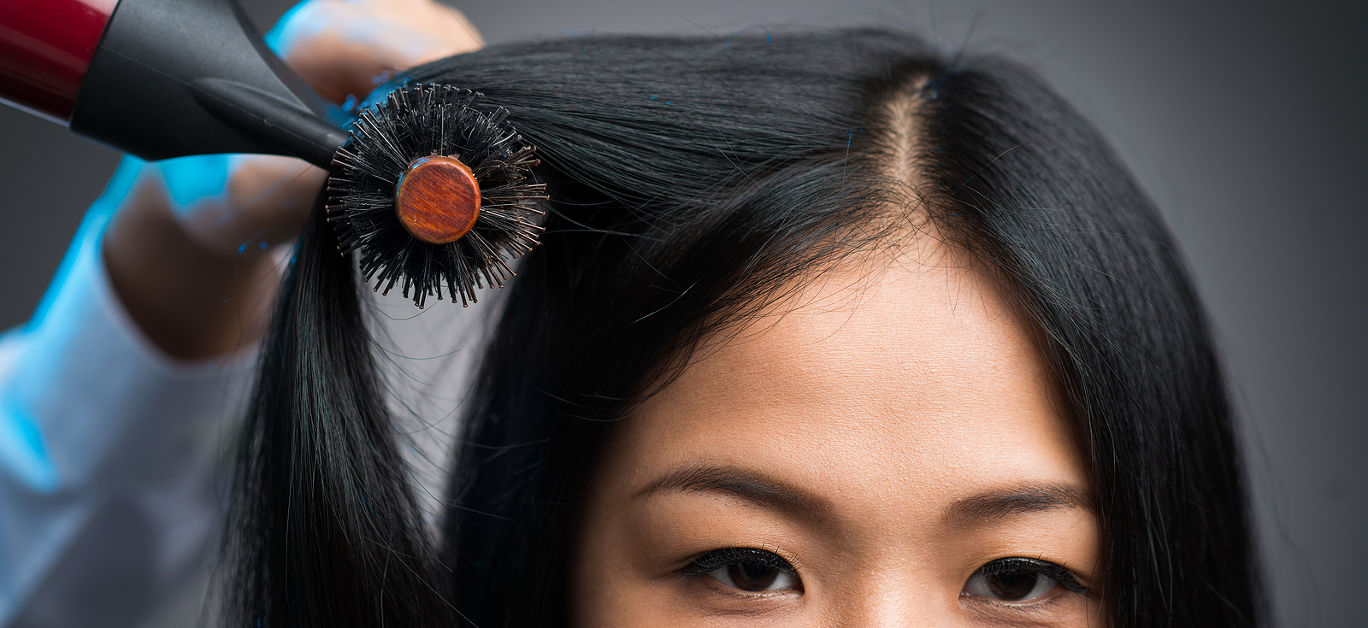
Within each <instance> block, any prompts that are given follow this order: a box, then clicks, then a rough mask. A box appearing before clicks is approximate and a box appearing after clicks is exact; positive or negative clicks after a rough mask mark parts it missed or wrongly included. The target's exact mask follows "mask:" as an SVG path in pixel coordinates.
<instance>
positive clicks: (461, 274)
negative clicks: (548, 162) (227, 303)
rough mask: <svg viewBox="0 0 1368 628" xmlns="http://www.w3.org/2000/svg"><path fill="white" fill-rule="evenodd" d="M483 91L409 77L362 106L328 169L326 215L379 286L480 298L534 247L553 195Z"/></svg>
mask: <svg viewBox="0 0 1368 628" xmlns="http://www.w3.org/2000/svg"><path fill="white" fill-rule="evenodd" d="M479 98H480V95H479V94H477V93H475V92H471V91H469V90H464V89H459V88H456V87H451V86H447V85H434V84H412V85H404V86H401V87H399V88H397V89H395V90H394V91H392V92H390V94H389V95H388V96H387V97H386V98H385V99H384V100H383V101H382V102H380V103H378V104H375V105H372V106H370V107H367V108H365V109H362V110H361V112H360V113H359V114H358V115H357V117H356V118H355V120H353V121H352V123H351V124H350V126H349V128H348V132H349V134H350V137H349V139H348V140H347V142H346V143H345V144H343V146H342V147H341V148H339V149H338V150H337V153H336V155H335V157H334V159H333V167H332V169H331V173H330V176H329V178H328V207H327V212H328V220H329V222H331V223H332V224H333V227H334V228H335V229H336V231H337V234H338V241H339V244H340V246H341V248H342V250H343V252H353V251H354V252H356V254H357V257H358V262H359V265H360V269H361V274H362V277H363V278H364V279H365V280H366V281H367V282H368V283H372V284H373V287H374V289H375V290H376V291H378V292H382V293H385V294H388V293H389V291H390V290H392V289H394V288H395V287H399V288H400V291H401V292H402V293H403V295H404V296H405V297H408V298H411V299H412V300H413V302H414V304H415V305H417V306H418V307H423V306H424V305H425V304H426V302H427V299H428V297H436V298H437V299H442V298H444V295H445V296H447V297H450V298H451V300H452V301H456V300H460V302H461V303H462V304H463V305H464V304H468V303H473V302H475V301H476V293H475V290H476V288H483V287H495V286H497V287H502V286H503V283H504V281H505V280H507V279H508V278H510V277H512V276H513V275H514V274H515V273H514V272H513V269H512V267H511V262H512V261H513V260H514V259H516V258H517V257H519V256H522V255H524V254H526V253H528V252H529V251H531V250H532V249H533V248H535V247H536V246H537V244H538V243H539V241H540V235H541V231H542V227H541V226H540V224H539V219H540V218H541V217H542V216H543V215H544V213H545V212H544V210H543V209H542V206H541V204H542V202H543V201H545V200H547V196H546V186H545V184H543V183H539V182H536V181H535V179H534V177H533V174H532V168H533V167H535V166H536V165H537V164H538V163H539V162H538V160H537V159H536V157H535V149H534V148H533V147H532V146H530V145H528V144H527V143H526V142H524V141H523V139H522V137H521V136H520V135H519V134H518V133H517V131H516V130H515V129H514V128H513V127H512V126H511V125H510V124H509V123H508V122H507V116H508V113H507V111H506V110H504V109H501V108H487V107H481V106H480V105H479Z"/></svg>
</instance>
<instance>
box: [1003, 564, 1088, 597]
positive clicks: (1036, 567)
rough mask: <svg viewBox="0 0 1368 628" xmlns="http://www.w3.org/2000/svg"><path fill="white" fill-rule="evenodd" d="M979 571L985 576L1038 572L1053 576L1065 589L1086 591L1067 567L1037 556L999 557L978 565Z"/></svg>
mask: <svg viewBox="0 0 1368 628" xmlns="http://www.w3.org/2000/svg"><path fill="white" fill-rule="evenodd" d="M979 573H982V574H983V575H985V576H1008V575H1011V576H1016V575H1024V574H1040V575H1043V576H1049V577H1050V578H1053V579H1054V581H1055V582H1058V583H1059V586H1062V587H1064V590H1065V591H1069V592H1072V593H1080V594H1086V593H1087V592H1088V588H1087V587H1085V586H1083V583H1081V582H1079V581H1078V576H1077V575H1076V574H1074V572H1072V571H1070V570H1069V568H1068V567H1065V566H1063V565H1061V564H1059V563H1052V562H1050V561H1048V560H1041V559H1039V558H1020V557H1012V558H999V559H997V560H995V561H992V562H990V563H987V564H985V565H983V566H982V567H979Z"/></svg>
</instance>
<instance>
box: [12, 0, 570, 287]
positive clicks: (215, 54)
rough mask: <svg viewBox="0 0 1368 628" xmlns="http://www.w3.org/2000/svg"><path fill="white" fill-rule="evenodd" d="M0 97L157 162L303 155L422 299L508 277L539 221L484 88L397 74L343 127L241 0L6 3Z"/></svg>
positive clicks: (332, 207) (375, 258) (340, 217)
mask: <svg viewBox="0 0 1368 628" xmlns="http://www.w3.org/2000/svg"><path fill="white" fill-rule="evenodd" d="M0 101H3V102H6V103H8V104H10V105H13V106H15V107H18V108H20V109H23V110H25V111H29V112H31V113H34V114H37V115H39V116H40V117H43V118H46V119H48V120H52V121H54V122H57V123H59V124H63V125H65V126H67V127H69V128H70V129H71V130H72V131H73V132H75V133H78V134H80V135H84V136H86V137H89V138H92V139H95V140H98V141H100V142H103V143H106V144H109V145H110V146H113V147H115V148H117V149H119V150H122V151H125V152H128V153H131V154H133V155H136V156H138V157H141V158H144V159H148V160H159V159H166V158H171V157H179V156H184V155H199V154H210V153H266V154H279V155H289V156H294V157H299V158H302V159H304V160H306V161H309V162H310V163H313V164H315V165H317V166H320V167H323V168H326V169H328V170H329V173H330V177H329V180H328V210H327V211H328V217H329V220H330V222H331V223H332V224H333V226H334V227H335V228H336V230H337V232H338V236H339V240H340V242H341V245H342V248H343V251H344V252H349V251H353V250H355V251H356V252H357V253H358V257H359V258H360V264H361V272H362V276H363V277H364V278H365V279H366V280H367V281H370V280H372V279H374V280H375V288H376V290H382V291H384V292H389V291H390V290H391V289H392V288H394V287H395V286H396V285H399V286H400V287H401V289H402V292H403V294H404V295H405V296H408V297H411V298H412V299H413V301H414V303H415V304H417V305H418V306H419V307H422V306H423V305H424V304H425V303H426V301H427V298H428V297H429V296H436V297H437V298H439V299H440V298H442V295H443V293H445V294H447V295H449V296H450V298H451V299H452V300H453V301H455V300H457V299H458V298H459V300H460V301H461V303H462V304H465V303H468V302H471V301H474V300H475V292H474V290H475V288H477V287H483V286H501V285H503V281H504V280H505V279H507V278H508V277H509V276H511V275H512V274H513V271H512V270H511V268H510V266H509V262H510V261H511V259H512V258H514V257H517V256H519V255H522V254H524V253H526V252H528V251H530V250H531V249H532V248H533V247H535V246H536V244H537V242H538V237H539V235H540V227H538V226H537V222H536V217H537V216H539V215H540V210H539V209H538V207H539V203H540V200H542V199H545V198H546V196H545V186H543V185H541V184H538V183H535V182H533V181H532V177H531V172H530V169H531V167H532V166H535V165H536V164H537V160H536V159H535V158H534V157H533V148H532V147H531V146H528V145H526V144H525V143H524V142H523V141H522V138H521V137H520V136H519V135H518V133H517V132H516V131H515V130H514V129H513V128H511V127H510V126H509V125H508V123H507V122H506V116H507V114H506V112H504V111H503V110H500V109H492V108H487V107H482V106H481V105H480V104H479V102H478V101H479V95H478V94H475V93H472V92H469V91H467V90H462V89H457V88H455V87H450V86H443V85H407V86H400V87H399V88H398V89H396V90H395V91H394V92H393V93H391V94H390V95H389V97H388V98H386V99H385V100H384V101H383V102H381V103H380V104H377V105H374V106H371V107H368V108H365V109H363V110H362V111H361V112H360V113H359V115H358V116H356V117H355V118H354V119H353V120H352V121H351V122H350V123H349V124H348V127H347V128H346V129H342V128H338V127H337V126H336V125H335V124H332V123H330V122H328V121H327V119H326V116H325V115H324V114H323V112H324V111H325V107H326V104H325V103H324V102H323V101H322V99H321V98H319V97H318V96H317V95H315V94H314V93H313V92H312V91H311V90H309V89H308V87H307V86H305V85H304V83H303V81H302V80H300V79H299V77H297V76H295V75H294V74H293V73H292V72H291V71H290V70H289V69H288V68H287V67H286V66H285V64H284V63H283V62H281V60H280V59H279V58H277V57H276V56H275V55H274V54H273V53H272V52H271V51H270V50H269V49H268V48H267V47H266V45H265V43H264V42H263V41H262V38H261V37H260V35H259V34H258V33H256V32H255V31H254V30H253V28H252V27H251V26H250V25H249V23H248V20H247V18H246V16H245V14H244V13H243V12H242V10H241V8H240V7H238V5H237V4H236V3H235V2H233V1H232V0H3V1H0Z"/></svg>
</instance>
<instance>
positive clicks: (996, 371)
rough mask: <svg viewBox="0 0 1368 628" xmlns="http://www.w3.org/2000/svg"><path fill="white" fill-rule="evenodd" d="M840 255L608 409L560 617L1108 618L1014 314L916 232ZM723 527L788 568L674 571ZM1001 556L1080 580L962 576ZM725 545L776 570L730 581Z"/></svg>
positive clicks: (933, 622)
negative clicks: (616, 422)
mask: <svg viewBox="0 0 1368 628" xmlns="http://www.w3.org/2000/svg"><path fill="white" fill-rule="evenodd" d="M842 264H843V267H841V268H838V269H836V270H835V271H833V272H829V273H826V274H825V275H823V276H822V277H821V278H819V279H817V280H812V279H809V280H807V281H808V282H809V283H807V285H805V286H801V287H800V289H799V292H798V293H797V295H796V297H795V298H793V299H792V300H789V301H787V302H785V303H783V304H781V305H780V306H777V307H776V308H775V309H774V315H773V316H770V317H766V318H765V319H764V320H762V321H761V322H759V323H755V324H752V325H751V326H750V327H748V328H747V329H746V331H744V332H743V333H741V334H739V335H735V336H734V337H731V338H729V339H728V340H726V341H725V342H724V343H723V344H721V346H716V347H713V348H712V349H710V350H708V351H705V352H703V354H702V355H701V356H699V357H697V358H696V359H695V360H694V361H693V363H692V364H691V365H690V366H689V367H687V369H686V370H685V371H684V372H683V374H682V375H681V376H680V377H679V378H678V379H676V380H674V381H673V382H671V383H670V384H669V385H667V386H666V387H665V388H664V389H663V390H662V391H661V392H660V393H659V394H657V395H656V396H654V397H652V398H651V399H650V400H649V401H647V402H646V404H645V405H644V406H642V407H641V409H640V410H639V411H638V412H637V413H636V414H634V415H633V416H631V417H629V418H628V419H626V420H625V421H623V423H622V424H621V425H620V427H619V429H618V430H617V431H616V432H615V434H614V436H613V437H612V439H611V441H610V442H609V443H608V445H607V447H606V450H605V453H604V457H603V458H602V460H601V461H600V466H599V467H598V468H597V469H596V472H595V475H594V477H593V479H592V485H591V486H590V487H589V490H588V495H589V501H588V503H587V504H586V509H585V511H584V514H583V517H584V519H583V520H582V526H581V528H580V529H581V530H582V532H581V533H580V534H581V539H580V543H579V544H578V554H577V556H576V557H575V560H574V563H573V564H574V565H575V567H574V572H573V573H572V575H571V576H572V599H573V600H574V609H573V613H574V619H575V622H576V623H577V624H578V625H581V626H628V625H633V626H645V625H649V626H669V625H677V626H691V625H709V626H718V625H796V626H797V625H801V626H817V625H824V626H836V625H840V626H919V625H920V626H1023V625H1024V626H1101V625H1106V621H1105V617H1104V612H1103V610H1102V608H1101V605H1100V603H1099V600H1100V595H1099V593H1098V591H1099V589H1100V585H1101V583H1100V582H1099V578H1100V576H1101V574H1102V571H1101V569H1100V566H1099V564H1098V561H1099V555H1100V554H1099V551H1100V539H1099V531H1098V520H1097V517H1096V516H1095V514H1094V513H1093V511H1092V510H1091V508H1090V506H1089V501H1090V500H1089V497H1088V496H1089V495H1090V493H1091V489H1090V484H1089V477H1088V473H1087V467H1086V465H1085V462H1084V458H1083V456H1082V453H1081V451H1080V448H1079V446H1078V443H1077V442H1076V439H1075V438H1074V436H1073V433H1072V432H1071V429H1070V422H1069V420H1068V417H1067V414H1066V411H1065V410H1064V408H1065V406H1064V404H1063V402H1062V399H1061V397H1060V395H1059V393H1058V391H1057V389H1056V387H1055V385H1054V383H1053V382H1052V379H1051V377H1050V375H1049V372H1048V369H1047V366H1046V363H1045V360H1044V358H1043V356H1042V354H1041V352H1040V350H1039V349H1038V347H1037V345H1036V344H1034V342H1033V340H1032V334H1031V328H1030V327H1029V326H1028V325H1027V324H1026V323H1025V322H1024V321H1023V319H1022V318H1021V317H1020V316H1018V315H1017V313H1016V312H1015V311H1014V310H1013V309H1012V308H1011V307H1010V305H1009V302H1008V300H1007V299H1006V296H1005V293H1004V292H1003V291H1002V290H1000V289H999V288H998V287H997V285H995V283H994V281H993V279H991V278H990V277H989V276H988V275H987V274H986V273H984V272H981V271H980V270H978V269H977V268H976V267H975V266H974V264H973V263H972V262H971V261H969V260H968V258H967V256H965V255H963V254H961V253H959V252H957V251H956V250H954V249H951V248H949V247H947V246H946V245H943V244H941V243H940V242H939V240H938V239H937V238H935V237H932V236H928V235H922V236H917V237H916V238H914V242H912V243H911V244H910V245H908V246H904V247H900V248H899V249H897V251H895V252H893V253H887V252H884V253H879V254H876V255H873V256H870V257H866V258H865V259H862V260H859V261H857V262H843V263H842ZM730 547H737V548H756V549H760V550H765V551H768V552H773V553H774V554H777V555H778V556H780V557H782V558H783V559H785V560H786V561H788V563H790V564H791V565H792V566H793V567H794V568H796V576H788V575H781V572H779V571H777V570H775V569H772V568H770V567H766V566H764V565H763V564H759V565H757V563H755V562H754V560H753V559H747V558H739V559H738V558H730V559H727V558H724V559H722V560H723V562H725V561H726V560H732V561H733V567H731V568H729V567H727V566H721V567H717V566H716V563H715V562H714V563H708V564H705V565H704V567H702V568H700V569H710V571H708V572H706V573H691V572H690V565H691V563H693V562H694V561H695V560H697V559H699V557H700V556H704V555H706V554H707V553H708V552H711V551H713V550H717V549H719V548H730ZM1007 557H1025V558H1035V559H1041V560H1045V561H1050V562H1053V563H1057V564H1059V565H1062V566H1064V567H1066V568H1067V569H1068V570H1070V571H1072V572H1073V573H1074V574H1075V575H1076V577H1077V580H1078V581H1079V582H1080V583H1081V584H1082V585H1084V586H1086V587H1087V588H1088V589H1089V592H1087V593H1084V594H1078V593H1073V592H1070V591H1067V590H1064V589H1062V588H1057V587H1050V586H1048V584H1049V583H1048V582H1045V583H1044V584H1043V585H1042V586H1043V587H1044V588H1043V589H1041V591H1042V592H1045V593H1048V594H1047V595H1042V596H1038V597H1039V599H1036V600H1034V601H1033V602H1032V603H1030V604H1019V605H1017V606H1013V605H1012V603H1009V602H1002V601H996V600H993V599H991V597H990V596H984V595H974V594H973V593H974V592H975V591H984V589H982V585H983V583H984V582H986V580H985V579H984V578H982V577H978V578H977V580H976V579H975V578H976V577H975V573H976V572H977V571H978V570H979V569H980V567H982V566H983V565H985V564H987V563H990V562H992V561H994V560H997V559H1001V558H1007ZM744 560H751V563H750V565H751V566H752V568H754V569H758V570H759V571H758V573H760V574H762V575H763V576H764V577H765V578H769V579H770V580H772V584H771V588H775V589H777V590H773V591H766V592H748V591H745V590H742V589H740V588H738V587H736V586H733V585H734V584H736V582H737V579H736V578H735V577H734V575H735V573H736V572H735V571H732V569H735V564H736V562H738V561H744ZM694 571H698V570H694ZM742 575H744V574H742ZM1032 581H1034V580H1032ZM755 582H757V581H755V580H753V581H751V584H754V583H755ZM758 582H761V583H762V584H763V583H764V582H765V579H764V578H761V579H760V580H758ZM790 585H791V586H790ZM976 587H977V588H976ZM987 592H989V593H991V589H990V590H987Z"/></svg>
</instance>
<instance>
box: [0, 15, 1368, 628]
mask: <svg viewBox="0 0 1368 628" xmlns="http://www.w3.org/2000/svg"><path fill="white" fill-rule="evenodd" d="M243 4H244V5H245V6H247V8H248V10H249V12H250V13H251V14H252V15H253V17H254V18H255V19H256V20H257V21H258V23H259V24H261V25H262V27H263V29H264V27H265V26H267V25H269V24H270V23H271V22H272V21H273V20H274V19H275V18H276V17H277V16H279V15H280V14H281V13H282V12H283V11H284V10H285V8H287V7H288V5H289V4H290V3H289V2H286V1H284V0H244V2H243ZM459 6H461V8H462V9H464V10H465V12H466V14H467V15H468V16H469V17H470V18H471V20H472V21H473V22H474V23H475V24H476V25H477V26H478V27H479V28H480V29H481V31H482V32H483V33H484V35H485V37H486V39H487V40H488V41H489V42H491V43H497V42H502V41H509V40H514V39H522V38H528V37H546V36H560V35H569V34H580V33H585V32H590V31H596V32H676V33H678V32H684V33H688V32H696V33H714V34H718V35H726V34H728V33H731V32H735V31H737V30H741V29H744V28H746V27H751V26H755V25H775V24H790V25H823V24H851V23H886V24H887V23H892V24H895V25H901V26H905V27H908V28H911V29H913V30H915V31H918V32H921V33H923V34H924V35H925V36H926V37H928V38H929V39H930V40H932V41H934V42H936V43H939V44H940V45H941V46H942V47H945V48H949V49H956V48H958V47H960V46H961V45H964V44H966V43H967V44H968V46H969V48H970V49H971V50H975V51H995V52H1003V53H1007V54H1010V55H1012V56H1014V57H1016V58H1019V59H1022V60H1024V61H1026V62H1028V63H1030V64H1032V65H1034V66H1035V67H1036V68H1038V69H1039V70H1040V71H1041V72H1042V73H1043V74H1044V75H1045V76H1046V77H1047V78H1048V79H1049V80H1050V81H1051V82H1052V84H1053V85H1054V86H1055V87H1056V88H1057V89H1058V90H1060V91H1061V92H1062V93H1063V94H1064V95H1065V96H1066V97H1068V98H1069V99H1070V100H1072V101H1073V102H1074V103H1076V104H1077V105H1078V106H1079V107H1080V108H1082V110H1083V111H1084V112H1085V113H1087V114H1088V115H1089V116H1090V117H1091V118H1092V119H1093V120H1094V122H1095V123H1096V124H1097V125H1098V126H1099V127H1100V128H1101V129H1102V131H1103V133H1104V134H1106V135H1107V136H1108V137H1109V138H1110V139H1111V141H1112V142H1113V143H1114V144H1115V145H1116V147H1117V148H1118V149H1119V151H1120V152H1121V154H1122V155H1123V157H1124V158H1125V160H1126V161H1127V163H1128V164H1129V165H1130V166H1131V168H1132V169H1133V171H1134V172H1135V173H1136V175H1137V176H1138V177H1139V178H1140V180H1141V182H1142V184H1143V185H1144V186H1145V187H1146V189H1147V190H1148V191H1149V192H1150V193H1151V194H1152V195H1153V196H1154V198H1155V200H1156V201H1157V202H1158V204H1159V205H1160V207H1161V208H1162V209H1163V211H1164V214H1165V216H1166V218H1167V220H1168V223H1169V225H1170V226H1171V228H1172V229H1173V231H1174V232H1175V233H1176V234H1177V237H1178V240H1179V241H1180V243H1181V245H1182V247H1183V250H1184V251H1185V252H1186V254H1187V256H1188V258H1189V260H1190V262H1191V266H1192V269H1193V272H1194V274H1195V276H1196V280H1197V284H1198V287H1199V289H1200V291H1201V294H1202V295H1203V297H1204V299H1205V301H1206V303H1207V306H1208V308H1209V310H1210V312H1211V314H1212V317H1213V319H1214V321H1215V327H1216V333H1217V337H1218V342H1219V343H1220V345H1221V347H1222V350H1223V351H1224V354H1225V357H1226V358H1227V361H1228V364H1229V370H1230V374H1231V379H1232V385H1233V391H1234V397H1235V400H1236V403H1237V404H1238V408H1239V409H1240V411H1241V412H1242V419H1243V421H1244V423H1243V428H1244V436H1245V442H1246V445H1247V451H1248V455H1249V458H1250V466H1251V475H1252V476H1253V478H1254V482H1255V493H1256V495H1255V497H1256V502H1257V507H1258V524H1259V530H1260V535H1261V538H1262V540H1263V547H1264V553H1265V555H1266V562H1267V571H1268V574H1269V579H1270V587H1269V591H1270V592H1271V594H1272V596H1273V597H1274V599H1275V602H1276V607H1277V611H1278V616H1279V617H1281V620H1282V621H1281V623H1282V625H1286V626H1351V625H1363V620H1362V619H1359V620H1355V619H1354V617H1358V616H1360V615H1361V612H1360V611H1359V610H1358V607H1359V605H1360V604H1361V603H1362V598H1360V597H1359V595H1361V594H1362V588H1363V587H1364V585H1366V584H1368V578H1366V577H1365V575H1364V574H1365V567H1364V566H1365V565H1368V540H1365V537H1366V536H1368V534H1365V532H1368V526H1365V524H1364V517H1365V515H1366V514H1368V491H1365V489H1364V487H1363V486H1362V484H1361V481H1362V479H1363V476H1364V474H1363V472H1362V471H1361V467H1362V465H1361V460H1362V459H1361V456H1363V455H1364V454H1363V453H1362V450H1363V449H1364V446H1365V445H1368V426H1365V421H1364V419H1365V418H1368V416H1366V415H1368V412H1365V410H1364V406H1363V401H1362V395H1361V393H1362V391H1363V387H1364V386H1365V382H1364V381H1363V380H1364V376H1365V375H1366V374H1368V372H1366V371H1365V369H1364V367H1363V364H1364V356H1365V355H1368V332H1366V331H1365V325H1364V323H1365V319H1366V318H1368V317H1365V313H1368V281H1365V279H1364V269H1365V262H1366V261H1368V259H1366V256H1365V254H1364V252H1363V251H1364V246H1363V245H1362V244H1361V243H1360V242H1359V240H1360V239H1361V238H1363V237H1365V235H1368V212H1365V211H1364V210H1365V209H1366V208H1365V203H1364V200H1363V198H1364V195H1363V193H1362V191H1361V189H1360V187H1359V186H1360V185H1362V184H1363V183H1364V180H1365V178H1368V168H1365V166H1368V157H1366V156H1365V155H1368V123H1366V122H1365V121H1364V118H1363V115H1362V114H1363V111H1364V109H1365V107H1364V103H1365V102H1366V101H1368V99H1366V98H1365V97H1368V88H1366V87H1368V85H1366V82H1365V80H1364V77H1365V76H1366V75H1368V72H1365V70H1364V69H1363V67H1362V66H1363V64H1364V63H1365V61H1368V45H1366V44H1365V38H1368V10H1365V8H1363V7H1362V6H1360V5H1354V6H1349V5H1347V4H1346V5H1345V6H1342V7H1332V6H1322V7H1319V8H1315V9H1309V8H1304V7H1301V8H1296V9H1294V8H1292V7H1289V6H1278V5H1272V4H1262V3H1259V4H1255V3H1249V4H1240V5H1235V4H1225V5H1216V4H1211V3H1205V4H1199V3H1179V2H1172V3H1158V4H1156V3H1144V4H1143V6H1142V5H1141V4H1140V3H1135V4H1131V5H1126V6H1101V5H1099V3H1095V2H1087V1H1084V0H1078V1H1072V2H1063V1H1060V2H1031V3H1026V2H1006V1H1004V2H969V3H950V2H922V1H917V2H913V1H907V2H893V1H873V0H871V1H867V2H854V3H852V2H841V1H840V0H803V1H798V0H794V1H790V2H783V1H779V0H769V1H763V2H760V1H757V2H746V1H743V0H693V1H690V2H679V1H673V2H672V1H666V0H640V1H636V2H623V1H615V0H575V1H573V2H571V1H566V2H553V1H551V0H499V1H498V2H491V1H483V0H482V1H476V0H472V1H470V2H466V3H463V4H461V5H459ZM0 146H3V147H4V150H2V151H0V189H3V190H5V192H6V194H5V203H6V205H5V206H4V208H3V209H0V212H3V213H0V215H3V216H4V218H5V220H6V222H5V224H4V226H3V227H0V266H3V267H7V268H11V269H12V272H10V273H8V275H9V276H8V277H7V281H6V283H7V284H8V287H7V290H6V297H5V298H4V299H3V302H2V303H0V326H3V327H8V326H12V325H16V324H20V323H22V322H23V321H24V320H26V319H27V318H28V317H29V315H30V314H31V313H32V311H33V308H34V306H35V305H36V304H37V302H38V300H39V298H40V297H41V295H42V292H43V290H44V288H45V286H46V284H47V282H49V281H50V280H51V278H52V276H53V273H54V271H55V270H56V268H57V265H58V262H59V261H60V259H61V255H62V253H63V251H64V249H65V248H66V246H67V243H68V241H69V239H70V238H71V236H72V234H73V233H74V231H75V228H76V225H77V224H78V221H79V219H80V216H81V215H82V213H83V212H84V210H85V208H86V206H87V205H88V204H89V203H90V202H91V201H92V200H93V199H94V198H95V197H96V195H97V194H98V192H99V190H100V189H101V187H102V185H103V182H104V181H105V179H106V178H107V177H108V176H109V174H110V173H111V172H112V170H113V167H114V165H115V163H116V162H117V159H118V156H117V154H116V153H115V152H114V151H112V150H109V149H107V148H104V147H101V146H96V145H93V144H91V143H89V142H86V141H83V140H80V139H78V138H75V137H73V136H71V135H69V134H68V133H67V132H66V131H65V130H64V129H61V128H59V127H57V126H55V125H50V124H47V123H43V122H40V121H38V120H36V119H30V118H28V117H27V116H25V115H24V114H21V113H18V112H15V111H11V110H7V109H6V110H0ZM1214 532H1216V533H1219V531H1214Z"/></svg>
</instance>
